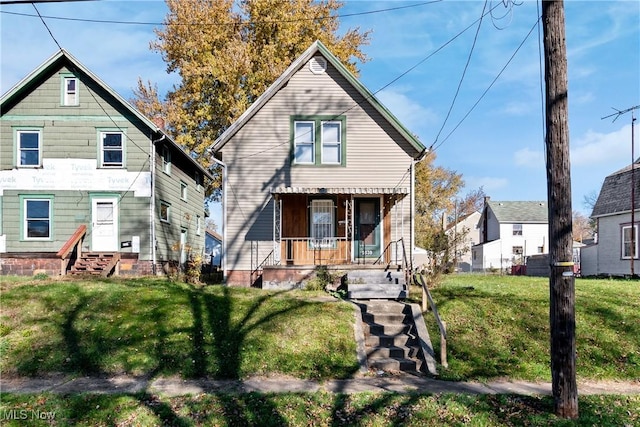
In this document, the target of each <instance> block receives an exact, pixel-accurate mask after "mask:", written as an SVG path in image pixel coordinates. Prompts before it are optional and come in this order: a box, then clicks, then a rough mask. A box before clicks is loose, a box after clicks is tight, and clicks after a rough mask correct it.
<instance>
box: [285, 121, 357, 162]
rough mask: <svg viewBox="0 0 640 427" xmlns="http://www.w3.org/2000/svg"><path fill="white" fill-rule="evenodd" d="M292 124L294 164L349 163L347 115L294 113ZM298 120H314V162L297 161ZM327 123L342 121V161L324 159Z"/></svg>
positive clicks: (291, 149) (291, 151)
mask: <svg viewBox="0 0 640 427" xmlns="http://www.w3.org/2000/svg"><path fill="white" fill-rule="evenodd" d="M289 121H290V125H289V131H290V149H289V150H290V153H289V157H290V161H291V165H292V166H315V167H318V166H325V167H344V166H346V165H347V117H346V116H345V115H338V116H330V115H310V116H305V115H293V116H290V118H289ZM298 122H301V123H302V122H307V123H310V122H313V124H314V130H315V132H314V134H313V148H312V156H313V161H312V162H303V163H300V162H297V161H296V146H297V144H296V123H298ZM325 123H340V151H339V155H340V162H336V163H334V162H331V163H328V162H325V161H324V159H323V149H324V147H325V143H324V140H323V131H324V126H323V125H324V124H325Z"/></svg>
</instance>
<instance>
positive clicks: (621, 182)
mask: <svg viewBox="0 0 640 427" xmlns="http://www.w3.org/2000/svg"><path fill="white" fill-rule="evenodd" d="M639 163H640V160H636V162H635V163H634V164H633V166H634V170H633V178H634V182H635V188H634V206H635V209H639V208H640V201H639V200H638V199H640V165H639ZM631 166H632V165H629V166H627V167H625V168H623V169H620V170H619V171H617V172H614V173H612V174H611V175H609V176H608V177H606V178H605V179H604V182H603V183H602V189H601V190H600V194H599V195H598V200H597V201H596V204H595V205H594V206H593V212H592V213H591V217H593V218H595V217H600V216H606V215H612V214H617V213H623V212H631V175H632V170H631Z"/></svg>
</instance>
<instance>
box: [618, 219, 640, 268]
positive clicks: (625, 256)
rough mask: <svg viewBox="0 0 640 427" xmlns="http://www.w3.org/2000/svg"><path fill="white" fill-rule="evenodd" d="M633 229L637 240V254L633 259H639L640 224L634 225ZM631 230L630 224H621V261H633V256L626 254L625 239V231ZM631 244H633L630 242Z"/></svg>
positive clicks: (635, 240) (635, 241)
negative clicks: (639, 227)
mask: <svg viewBox="0 0 640 427" xmlns="http://www.w3.org/2000/svg"><path fill="white" fill-rule="evenodd" d="M633 228H634V234H635V239H634V242H633V243H635V254H634V257H633V259H638V243H639V242H638V224H633ZM630 229H631V223H629V224H621V226H620V258H621V259H628V260H630V259H631V255H626V254H625V239H624V237H625V236H624V234H625V233H624V232H625V230H630ZM629 243H631V242H629Z"/></svg>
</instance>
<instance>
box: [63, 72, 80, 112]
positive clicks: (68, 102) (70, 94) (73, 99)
mask: <svg viewBox="0 0 640 427" xmlns="http://www.w3.org/2000/svg"><path fill="white" fill-rule="evenodd" d="M71 81H73V82H74V86H75V89H74V90H69V82H71ZM78 83H79V80H78V78H77V77H75V76H64V77H62V105H64V106H67V107H73V106H77V105H79V104H80V102H79V101H80V96H79V90H80V88H79V84H78Z"/></svg>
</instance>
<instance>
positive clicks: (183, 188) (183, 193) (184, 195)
mask: <svg viewBox="0 0 640 427" xmlns="http://www.w3.org/2000/svg"><path fill="white" fill-rule="evenodd" d="M188 196H189V184H187V183H186V182H184V181H182V180H181V181H180V200H182V201H183V202H186V201H187V200H188Z"/></svg>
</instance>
